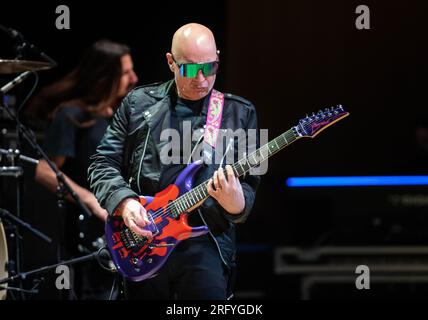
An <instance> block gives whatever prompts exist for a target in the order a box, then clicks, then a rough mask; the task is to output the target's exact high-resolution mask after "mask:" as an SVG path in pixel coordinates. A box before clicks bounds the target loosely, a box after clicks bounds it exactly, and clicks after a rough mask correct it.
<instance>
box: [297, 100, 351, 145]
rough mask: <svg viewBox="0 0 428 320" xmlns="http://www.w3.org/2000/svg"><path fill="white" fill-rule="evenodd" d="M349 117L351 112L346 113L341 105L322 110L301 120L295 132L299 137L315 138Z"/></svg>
mask: <svg viewBox="0 0 428 320" xmlns="http://www.w3.org/2000/svg"><path fill="white" fill-rule="evenodd" d="M348 115H349V112H346V111H345V110H344V109H343V107H342V106H341V105H338V106H336V107H332V108H327V109H325V110H320V111H319V112H318V113H313V114H312V115H311V116H306V118H303V119H301V120H300V121H299V124H298V125H297V126H295V127H294V131H295V134H296V135H297V136H300V137H310V138H314V137H315V136H316V135H317V134H318V133H320V132H321V131H322V130H324V129H325V128H327V127H328V126H330V125H332V124H333V123H335V122H337V121H339V120H342V119H343V118H345V117H347V116H348Z"/></svg>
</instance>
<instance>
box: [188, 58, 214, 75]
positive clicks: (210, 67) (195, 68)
mask: <svg viewBox="0 0 428 320" xmlns="http://www.w3.org/2000/svg"><path fill="white" fill-rule="evenodd" d="M199 70H202V74H203V75H204V77H209V76H212V75H214V74H216V73H217V70H218V62H216V61H214V62H207V63H186V64H182V65H181V66H180V75H181V76H182V77H186V78H195V77H196V76H197V75H198V72H199Z"/></svg>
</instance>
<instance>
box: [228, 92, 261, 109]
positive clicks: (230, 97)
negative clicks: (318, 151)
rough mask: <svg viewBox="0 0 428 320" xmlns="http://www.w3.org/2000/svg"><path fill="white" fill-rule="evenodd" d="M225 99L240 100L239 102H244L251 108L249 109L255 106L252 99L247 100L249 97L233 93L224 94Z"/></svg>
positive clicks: (244, 104) (245, 105)
mask: <svg viewBox="0 0 428 320" xmlns="http://www.w3.org/2000/svg"><path fill="white" fill-rule="evenodd" d="M224 99H225V100H231V101H234V102H238V103H240V104H242V105H243V106H244V107H246V108H249V109H253V108H254V106H253V104H252V103H251V101H249V100H247V99H245V98H243V97H240V96H237V95H234V94H232V93H225V94H224Z"/></svg>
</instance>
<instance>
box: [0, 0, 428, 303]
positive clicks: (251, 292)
mask: <svg viewBox="0 0 428 320" xmlns="http://www.w3.org/2000/svg"><path fill="white" fill-rule="evenodd" d="M59 4H66V5H68V6H69V8H70V14H71V30H57V29H56V27H55V19H56V16H57V15H56V14H55V8H56V6H57V5H59ZM360 4H364V5H367V6H368V7H369V8H370V14H371V15H370V26H371V29H370V30H358V29H357V28H356V27H355V20H356V18H357V16H358V15H357V14H356V13H355V8H356V7H357V6H358V5H360ZM427 15H428V10H427V5H426V4H425V2H424V1H405V2H403V1H401V2H393V1H339V0H338V1H308V0H301V1H272V0H267V1H244V0H233V1H216V2H201V1H182V2H177V1H175V2H172V1H171V2H158V3H146V2H145V1H139V2H135V1H126V2H125V1H122V2H112V3H106V2H102V1H91V2H88V1H87V2H82V1H80V2H77V1H75V2H74V1H73V2H71V1H66V2H61V3H60V2H55V1H43V2H42V1H34V2H31V3H30V2H29V3H26V2H23V1H15V2H13V3H8V4H7V5H5V6H3V5H2V9H1V11H0V24H2V25H5V26H8V27H12V28H15V29H17V30H19V31H20V32H22V33H23V34H24V35H25V36H26V38H27V39H28V40H29V41H30V42H32V43H33V44H35V45H37V46H38V47H39V48H40V49H41V50H43V51H44V52H46V53H47V54H49V55H50V56H52V57H53V58H54V59H55V60H56V61H58V62H59V67H58V68H56V69H52V70H49V71H44V72H40V73H39V77H40V86H39V87H41V86H43V85H45V84H48V83H50V82H52V81H54V80H55V79H58V78H59V77H61V76H62V75H64V74H66V73H67V72H68V71H70V70H71V68H72V67H74V66H75V64H76V63H77V61H78V58H79V55H80V54H81V52H82V50H83V49H84V48H85V47H87V46H88V45H90V44H91V43H92V42H94V41H95V40H97V39H100V38H109V39H112V40H117V41H120V42H124V43H126V44H128V45H129V46H130V47H131V48H132V55H133V59H134V63H135V71H136V73H137V75H138V77H139V79H140V82H139V83H140V84H146V83H151V82H157V81H164V80H168V79H169V78H170V77H171V73H170V72H169V70H168V68H167V65H166V61H165V53H166V52H167V51H169V48H170V41H171V37H172V34H173V33H174V31H175V30H176V29H177V28H178V27H179V26H181V25H183V24H185V23H188V22H199V23H202V24H205V25H207V26H208V27H210V28H211V29H212V30H213V32H214V34H215V35H216V38H217V45H218V48H219V49H220V51H221V55H220V57H221V73H220V74H219V75H218V77H217V79H218V80H217V85H216V87H217V89H219V90H221V91H224V92H232V93H234V94H238V95H241V96H243V97H245V98H247V99H249V100H251V101H252V102H253V103H254V104H255V105H256V108H257V111H258V117H259V127H260V128H265V129H269V136H270V138H273V137H275V136H277V135H278V134H280V133H282V132H284V131H286V130H288V129H289V128H290V127H291V126H294V125H296V124H297V121H298V120H299V119H300V118H302V117H303V116H304V115H305V114H306V113H312V112H314V111H317V110H318V109H324V108H326V107H331V106H335V105H337V104H342V105H343V106H344V107H345V108H346V110H347V111H349V112H350V114H351V115H350V117H348V118H346V119H345V120H343V121H341V122H339V123H337V124H335V125H334V126H332V127H331V128H329V129H328V130H326V132H324V133H322V134H321V135H319V136H318V137H316V139H314V140H300V141H298V142H297V143H295V144H293V145H292V146H290V147H289V148H287V149H286V150H284V151H282V152H281V153H280V154H279V155H277V156H275V157H274V158H272V160H270V161H269V172H268V174H266V175H265V176H264V178H263V180H262V183H261V185H260V188H259V192H258V197H257V201H256V205H255V208H254V211H253V213H252V215H251V217H250V218H249V220H248V221H247V223H246V224H244V225H240V226H239V228H238V243H239V246H238V248H239V253H238V259H239V269H238V278H237V292H236V296H237V298H252V297H253V298H276V299H286V298H287V299H299V298H317V297H323V298H327V297H333V298H336V297H337V298H340V297H342V298H343V297H349V298H362V299H365V298H379V297H422V296H423V294H424V292H425V291H426V290H427V285H426V284H425V285H424V283H425V282H426V280H427V279H426V278H425V276H427V278H428V274H427V273H426V272H427V271H428V264H427V265H425V258H424V255H425V253H426V252H428V250H427V251H424V250H425V246H427V244H428V221H427V213H428V200H427V198H428V194H427V188H426V185H424V186H420V187H407V186H403V187H371V188H363V187H360V188H354V187H350V188H322V189H321V188H319V189H318V188H305V189H299V190H295V189H290V188H286V184H285V181H286V179H287V178H288V177H294V176H332V175H340V176H348V175H351V176H360V175H420V174H426V171H427V168H428V162H427V161H426V160H427V155H428V153H427V152H428V151H427V150H428V147H427V142H426V141H427V138H426V137H428V134H427V133H426V131H425V130H426V129H425V128H428V110H427V106H426V97H425V94H426V92H427V90H426V85H427V80H426V79H427V74H428V70H427V56H428V55H427V53H428V52H427V49H428V45H427V37H426V34H427V30H428V28H427V21H428V20H427V18H426V17H427ZM0 48H1V50H0V57H1V58H13V57H14V52H13V50H12V49H13V43H12V41H11V40H9V39H8V38H7V36H6V35H4V34H1V35H0ZM10 79H11V77H6V76H2V77H1V78H0V80H2V82H1V83H0V84H2V83H5V82H7V81H9V80H10ZM30 88H31V81H30V80H28V81H27V83H24V84H23V85H21V86H20V87H17V88H16V89H14V91H13V92H11V94H12V95H14V96H16V99H17V100H18V102H19V101H20V99H22V97H23V96H25V94H26V92H28V90H29V89H30ZM0 121H1V122H0V124H2V127H4V128H7V129H8V132H9V134H7V135H5V134H3V136H2V137H1V139H2V140H0V142H1V143H2V144H0V147H2V148H7V147H9V145H10V144H11V143H12V144H13V140H14V137H13V132H14V128H13V126H12V124H11V123H10V122H9V121H7V120H6V119H0ZM36 129H37V131H38V132H39V133H40V140H41V141H42V139H43V134H42V133H43V131H42V130H41V129H40V128H39V127H36ZM11 141H12V142H11ZM23 148H24V150H25V151H26V152H27V154H30V155H34V153H32V150H31V148H29V146H24V147H23ZM25 170H26V171H25V184H24V185H25V204H26V206H25V210H24V212H23V217H24V218H25V219H27V220H28V221H29V222H31V223H32V224H33V225H34V226H35V227H37V228H39V229H41V230H42V231H43V232H46V233H47V234H49V235H51V236H53V237H57V236H58V235H57V234H56V230H57V229H56V226H57V221H56V215H55V199H54V197H53V196H51V195H49V194H47V192H46V191H44V190H43V189H42V187H40V186H37V185H36V184H35V183H34V182H33V175H34V172H33V169H32V168H31V166H27V165H26V166H25ZM0 180H2V190H1V198H0V204H1V205H2V206H5V207H8V208H9V209H10V210H11V211H13V210H14V201H15V200H14V199H15V191H14V189H13V187H14V184H15V183H16V181H15V179H12V178H5V177H3V178H2V177H0ZM326 248H327V249H326ZM352 248H353V249H355V248H359V250H360V251H358V254H354V253H352V252H354V251H352ZM385 248H386V249H385ZM403 248H404V249H403ZM409 248H410V249H409ZM281 249H286V250H287V249H289V250H290V251H286V254H285V258H284V255H281V254H280V253H281V252H282V251H281ZM389 249H391V250H392V253H391V252H390V251H388V250H389ZM296 250H297V251H296ZM371 250H374V252H377V254H373V252H372V251H371ZM383 250H386V251H385V252H384V251H383ZM400 250H401V251H400ZM409 250H410V251H409ZM412 250H413V251H412ZM287 254H288V255H287ZM24 257H25V260H24V267H25V269H26V270H28V269H30V268H33V267H36V266H41V265H45V264H48V263H52V262H54V261H55V248H53V247H52V246H48V245H46V244H44V243H43V242H41V241H40V240H38V239H35V238H34V237H33V236H32V235H30V234H27V233H24ZM281 257H282V258H284V259H285V264H286V267H285V268H282V267H281V261H282V260H281ZM374 257H375V258H376V259H374ZM360 264H366V265H368V266H369V267H370V266H372V267H373V269H372V270H374V273H372V279H373V284H372V288H371V291H370V293H366V292H364V290H363V291H359V290H356V289H355V286H354V281H355V276H356V275H355V267H356V266H357V265H360ZM287 266H292V267H289V268H287ZM305 266H306V267H307V266H310V268H309V269H308V268H306V267H305ZM409 266H410V267H411V266H413V267H414V268H413V269H412V268H410V267H409ZM415 266H417V267H419V269H418V268H416V267H415ZM322 267H325V269H322ZM342 267H343V268H342ZM293 268H294V269H293ZM299 268H300V269H299ZM305 268H306V269H305ZM311 268H312V269H311ZM415 268H416V269H417V271H416V272H413V273H412V272H411V270H415ZM293 270H294V271H293ZM308 270H309V271H308ZM391 270H392V271H391ZM409 270H410V271H409ZM404 276H407V277H409V276H414V277H413V278H412V279H411V281H410V280H409V281H404V280H403V281H402V279H404V278H403V277H404ZM400 279H401V280H400ZM406 279H408V278H406ZM43 288H44V290H42V292H41V294H40V295H39V296H37V297H35V298H47V297H50V298H52V297H56V296H57V295H58V294H57V292H56V291H55V290H53V289H52V288H51V287H50V286H49V285H45V287H43ZM325 292H329V293H330V295H327V296H326V295H325Z"/></svg>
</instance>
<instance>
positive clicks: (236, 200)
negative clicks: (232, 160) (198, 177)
mask: <svg viewBox="0 0 428 320" xmlns="http://www.w3.org/2000/svg"><path fill="white" fill-rule="evenodd" d="M226 172H227V178H226V176H225V175H224V172H223V168H220V169H218V170H217V171H215V172H214V176H213V178H211V179H210V180H209V181H208V186H207V190H208V194H209V195H210V196H211V197H213V198H214V199H216V200H217V201H218V203H219V204H220V205H221V206H222V207H223V208H224V209H225V210H226V211H227V212H229V213H230V214H239V213H241V212H242V211H243V210H244V208H245V198H244V193H243V191H242V186H241V183H240V182H239V179H238V178H236V177H235V175H234V174H233V169H232V167H231V166H230V165H227V166H226ZM213 183H214V188H215V189H214V188H213Z"/></svg>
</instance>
